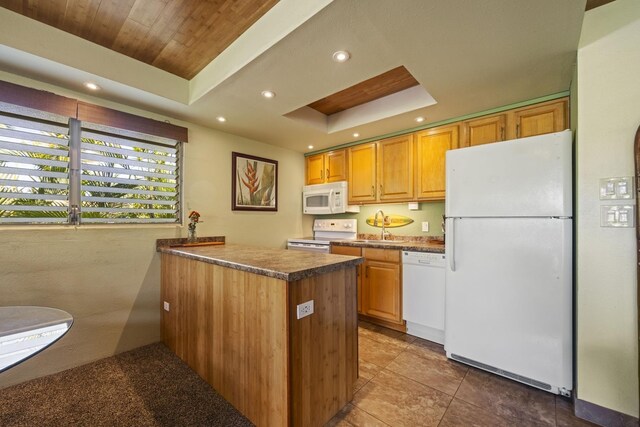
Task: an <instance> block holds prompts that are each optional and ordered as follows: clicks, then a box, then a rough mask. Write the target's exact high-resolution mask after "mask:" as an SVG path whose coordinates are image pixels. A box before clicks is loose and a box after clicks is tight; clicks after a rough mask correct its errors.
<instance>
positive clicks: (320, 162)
mask: <svg viewBox="0 0 640 427" xmlns="http://www.w3.org/2000/svg"><path fill="white" fill-rule="evenodd" d="M323 182H324V154H316V155H313V156H309V157H307V180H306V183H307V185H312V184H322V183H323Z"/></svg>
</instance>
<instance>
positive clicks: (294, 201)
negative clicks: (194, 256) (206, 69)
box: [0, 73, 310, 388]
mask: <svg viewBox="0 0 640 427" xmlns="http://www.w3.org/2000/svg"><path fill="white" fill-rule="evenodd" d="M0 79H3V80H6V81H12V82H14V83H18V84H22V85H26V86H32V87H35V88H38V89H46V90H49V91H51V92H55V93H58V94H61V95H66V96H70V97H76V98H78V99H83V100H87V101H88V102H94V103H100V104H103V105H105V106H108V107H111V108H117V109H120V110H123V111H127V112H132V113H134V114H139V115H147V116H151V117H152V118H155V119H164V118H163V117H159V116H156V115H152V114H149V113H145V112H141V111H138V110H134V109H131V108H127V107H125V106H121V105H117V104H113V103H107V102H101V101H99V100H97V99H91V98H88V97H86V96H85V97H83V95H81V94H77V93H72V92H69V91H66V90H63V89H62V88H57V87H54V86H50V85H45V84H41V83H38V82H34V81H30V80H26V79H23V78H20V77H17V76H13V75H10V74H7V73H0ZM172 122H173V123H176V124H179V125H183V126H186V127H188V128H189V141H190V142H189V143H188V144H187V145H186V147H185V150H184V171H183V172H184V175H183V177H184V190H183V191H184V196H185V205H186V208H187V209H195V210H198V211H199V212H200V213H201V214H202V218H201V219H202V220H204V223H202V224H200V225H198V235H200V236H205V235H225V236H227V242H229V243H242V244H255V245H260V246H271V247H284V246H285V242H286V238H287V237H293V236H302V235H303V234H304V232H303V225H304V226H305V227H306V228H305V230H304V231H307V232H308V231H310V218H307V217H306V216H305V217H303V215H302V201H301V188H302V185H303V179H304V157H303V155H302V154H301V153H297V152H293V151H289V150H285V149H281V148H276V147H273V146H270V145H267V144H264V143H261V142H258V141H252V140H248V139H245V138H241V137H238V136H234V135H230V134H226V133H223V132H219V131H215V130H212V129H207V128H204V127H200V126H194V125H190V124H187V123H180V122H178V121H175V120H172ZM232 151H238V152H241V153H245V154H251V155H256V156H260V157H266V158H269V159H274V160H277V161H278V162H279V175H278V178H279V185H278V197H279V201H278V212H276V213H262V212H234V211H231V152H232ZM180 236H182V237H186V227H181V226H174V225H161V226H81V227H77V228H76V227H60V226H52V227H43V226H41V227H29V226H27V227H23V226H2V227H0V305H44V306H51V307H56V308H60V309H63V310H66V311H68V312H69V313H71V314H72V315H73V316H74V319H75V322H74V325H73V327H72V328H71V330H70V331H69V332H68V333H67V335H65V336H64V337H63V338H62V339H61V340H60V341H59V342H58V343H56V344H54V345H53V346H52V347H50V348H48V349H46V350H45V351H44V352H42V353H41V354H39V355H37V356H35V357H33V358H32V359H30V360H28V361H26V362H24V363H22V364H21V365H18V366H16V367H14V368H12V369H10V370H8V371H6V372H4V373H1V374H0V388H2V387H6V386H9V385H12V384H16V383H19V382H23V381H25V380H28V379H31V378H35V377H39V376H43V375H48V374H51V373H54V372H58V371H61V370H64V369H68V368H71V367H74V366H78V365H81V364H84V363H87V362H90V361H93V360H97V359H101V358H104V357H107V356H110V355H113V354H116V353H119V352H122V351H126V350H129V349H132V348H136V347H139V346H142V345H145V344H149V343H153V342H157V341H159V340H160V305H159V304H160V263H159V256H158V254H157V253H156V252H155V240H156V239H158V238H170V237H180Z"/></svg>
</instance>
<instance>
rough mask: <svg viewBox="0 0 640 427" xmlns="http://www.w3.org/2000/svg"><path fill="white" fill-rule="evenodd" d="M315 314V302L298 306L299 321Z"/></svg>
mask: <svg viewBox="0 0 640 427" xmlns="http://www.w3.org/2000/svg"><path fill="white" fill-rule="evenodd" d="M311 314H313V300H311V301H307V302H303V303H302V304H298V319H302V318H303V317H307V316H309V315H311Z"/></svg>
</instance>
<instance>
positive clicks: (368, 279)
mask: <svg viewBox="0 0 640 427" xmlns="http://www.w3.org/2000/svg"><path fill="white" fill-rule="evenodd" d="M362 255H363V256H364V257H365V261H364V264H362V314H363V315H364V316H366V320H369V321H372V322H374V323H378V324H380V325H383V326H387V327H390V328H393V329H397V330H400V331H405V330H406V328H405V323H404V320H402V271H401V265H400V251H398V250H390V249H374V248H363V249H362Z"/></svg>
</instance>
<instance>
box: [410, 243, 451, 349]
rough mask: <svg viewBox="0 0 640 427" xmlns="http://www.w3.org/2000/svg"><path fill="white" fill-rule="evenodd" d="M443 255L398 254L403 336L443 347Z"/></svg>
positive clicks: (422, 253)
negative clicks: (404, 323)
mask: <svg viewBox="0 0 640 427" xmlns="http://www.w3.org/2000/svg"><path fill="white" fill-rule="evenodd" d="M444 267H445V256H444V254H436V253H430V252H410V251H403V252H402V309H403V317H404V320H405V321H406V322H407V333H408V334H410V335H414V336H417V337H420V338H424V339H427V340H429V341H434V342H437V343H439V344H444V304H445V302H444V293H445V284H444V275H445V270H444Z"/></svg>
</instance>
